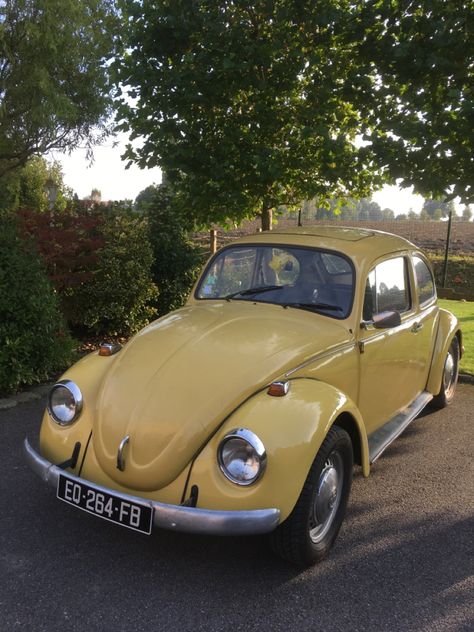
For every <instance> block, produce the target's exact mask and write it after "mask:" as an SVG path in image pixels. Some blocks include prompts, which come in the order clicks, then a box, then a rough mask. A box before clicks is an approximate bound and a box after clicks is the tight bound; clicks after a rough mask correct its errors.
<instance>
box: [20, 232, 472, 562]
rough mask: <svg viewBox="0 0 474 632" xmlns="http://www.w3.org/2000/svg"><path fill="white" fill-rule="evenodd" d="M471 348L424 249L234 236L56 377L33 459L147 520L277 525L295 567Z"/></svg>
mask: <svg viewBox="0 0 474 632" xmlns="http://www.w3.org/2000/svg"><path fill="white" fill-rule="evenodd" d="M461 351H462V339H461V332H460V329H459V326H458V322H457V320H456V318H455V317H454V316H453V315H452V314H451V313H449V312H447V311H445V310H443V309H440V308H439V307H438V305H437V301H436V290H435V285H434V282H433V275H432V272H431V269H430V266H429V264H428V262H427V260H426V258H425V256H424V255H423V254H422V253H421V252H420V251H419V250H418V249H417V248H416V247H415V246H413V245H412V244H411V243H409V242H408V241H406V240H404V239H401V238H400V237H396V236H394V235H389V234H386V233H381V232H376V231H371V230H360V229H354V228H335V227H309V228H300V229H293V230H291V229H290V230H284V231H281V232H278V231H273V232H267V233H261V234H258V235H253V236H249V237H245V238H242V239H240V240H238V241H236V242H234V243H233V244H232V245H229V246H226V247H225V248H223V249H221V250H219V251H218V252H217V253H216V254H215V255H214V256H213V257H212V258H211V259H210V261H209V262H208V264H207V265H206V267H205V269H204V271H203V273H202V275H201V278H200V279H199V281H198V282H197V284H196V286H195V288H194V290H193V292H192V294H191V296H190V298H189V300H188V301H187V303H186V305H185V306H184V307H183V308H181V309H179V310H177V311H175V312H172V313H170V314H168V315H167V316H164V317H162V318H160V319H158V320H157V321H155V322H153V323H151V324H150V325H149V326H148V327H146V328H145V329H143V330H142V331H141V332H140V333H138V334H137V335H136V336H135V337H134V338H132V339H131V340H130V341H129V342H128V343H127V344H126V345H125V346H124V347H123V348H121V347H120V345H110V344H103V345H101V347H100V350H99V351H98V352H96V353H92V354H90V355H88V356H87V357H85V358H83V359H82V360H81V361H79V362H78V363H77V364H75V365H74V366H73V367H71V368H70V369H69V370H68V371H67V372H66V373H65V375H64V376H63V377H62V379H61V380H60V381H59V382H58V383H57V384H55V385H54V386H53V388H52V389H51V392H50V395H49V404H48V407H47V410H46V411H45V414H44V418H43V423H42V426H41V432H40V440H39V446H40V447H39V453H38V452H36V451H35V450H34V449H33V447H32V446H31V445H30V443H29V442H28V440H27V439H26V440H25V445H24V448H25V454H26V458H27V460H28V463H29V464H30V466H31V467H32V469H33V470H34V471H35V472H36V473H37V474H39V475H40V476H41V477H42V479H43V480H44V481H45V482H47V483H49V484H50V485H52V486H53V487H55V488H56V491H57V496H58V498H59V499H61V500H62V501H64V502H66V503H68V504H70V505H72V506H74V507H77V508H79V509H83V510H84V511H87V512H89V513H92V514H94V515H96V516H99V517H101V518H103V519H105V520H109V521H111V522H114V523H116V524H117V525H122V526H124V527H128V528H129V529H134V530H136V531H139V532H141V533H145V534H149V533H151V532H152V529H153V528H155V527H162V528H166V529H172V530H176V531H187V532H193V533H207V534H219V535H226V534H229V535H230V534H232V535H235V534H241V535H245V534H256V533H268V534H269V539H270V542H271V544H272V546H273V548H274V549H275V551H276V552H277V553H279V554H280V555H282V556H283V557H284V558H286V559H287V560H290V561H292V562H294V563H296V564H299V565H309V564H312V563H314V562H317V561H319V560H321V559H322V558H323V557H324V556H325V555H326V554H327V553H328V551H329V549H330V548H331V546H332V544H333V542H334V540H335V538H336V536H337V533H338V531H339V528H340V526H341V523H342V520H343V517H344V514H345V511H346V506H347V502H348V498H349V493H350V488H351V481H352V476H353V465H354V463H356V464H359V465H360V466H361V468H362V472H363V474H364V476H369V472H370V465H371V463H373V462H374V461H375V460H376V459H377V458H378V457H379V456H380V455H381V453H382V452H383V451H384V450H385V448H386V447H387V446H388V445H389V444H390V443H391V442H392V441H393V440H394V439H395V438H396V437H397V436H398V435H399V434H400V433H401V432H402V431H403V430H404V428H406V426H407V425H408V424H409V423H410V422H411V421H413V419H414V418H415V417H416V416H417V415H418V414H419V413H420V411H421V410H422V409H423V408H424V407H425V406H426V405H427V404H428V403H430V402H431V404H434V405H436V406H438V407H442V406H446V405H447V404H449V403H450V402H451V400H452V398H453V395H454V390H455V386H456V382H457V376H458V365H459V358H460V354H461Z"/></svg>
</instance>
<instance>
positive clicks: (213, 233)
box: [209, 228, 217, 255]
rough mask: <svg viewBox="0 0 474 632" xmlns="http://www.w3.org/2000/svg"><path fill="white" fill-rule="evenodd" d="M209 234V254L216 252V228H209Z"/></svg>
mask: <svg viewBox="0 0 474 632" xmlns="http://www.w3.org/2000/svg"><path fill="white" fill-rule="evenodd" d="M209 236H210V242H209V243H210V251H211V255H213V254H214V253H215V252H217V230H216V229H215V228H211V231H210V233H209Z"/></svg>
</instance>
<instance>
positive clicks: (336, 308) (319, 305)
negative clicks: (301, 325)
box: [283, 303, 344, 312]
mask: <svg viewBox="0 0 474 632" xmlns="http://www.w3.org/2000/svg"><path fill="white" fill-rule="evenodd" d="M283 307H296V308H297V309H309V310H310V311H315V310H318V309H328V310H331V311H334V312H343V311H344V310H343V309H342V307H340V306H339V305H330V304H329V303H285V304H284V305H283Z"/></svg>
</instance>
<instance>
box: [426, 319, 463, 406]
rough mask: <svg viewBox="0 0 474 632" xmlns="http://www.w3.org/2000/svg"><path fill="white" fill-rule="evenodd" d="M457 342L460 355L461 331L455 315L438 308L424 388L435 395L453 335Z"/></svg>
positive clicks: (439, 384) (440, 381)
mask: <svg viewBox="0 0 474 632" xmlns="http://www.w3.org/2000/svg"><path fill="white" fill-rule="evenodd" d="M455 336H456V337H457V339H458V342H459V354H460V357H461V356H462V332H461V329H460V327H459V322H458V319H457V318H456V316H454V314H452V313H451V312H449V311H448V310H446V309H442V308H440V310H439V322H438V331H437V333H436V340H435V344H434V349H433V357H432V360H431V367H430V372H429V375H428V380H427V383H426V390H427V391H428V392H429V393H431V394H432V395H437V394H438V393H439V391H440V389H441V383H442V379H443V368H444V363H445V359H446V354H447V353H448V349H449V346H450V345H451V342H452V340H453V338H454V337H455Z"/></svg>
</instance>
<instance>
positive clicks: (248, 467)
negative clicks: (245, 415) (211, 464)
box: [217, 428, 267, 485]
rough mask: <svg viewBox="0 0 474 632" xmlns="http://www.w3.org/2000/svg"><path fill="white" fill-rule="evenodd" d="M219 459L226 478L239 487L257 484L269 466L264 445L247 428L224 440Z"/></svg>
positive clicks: (221, 444) (236, 431)
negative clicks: (267, 465)
mask: <svg viewBox="0 0 474 632" xmlns="http://www.w3.org/2000/svg"><path fill="white" fill-rule="evenodd" d="M217 458H218V461H219V466H220V468H221V470H222V473H223V474H224V476H226V478H228V479H229V480H230V481H232V482H233V483H236V484H237V485H251V484H252V483H255V481H256V480H257V479H258V478H260V476H262V474H263V472H264V471H265V467H266V464H267V454H266V452H265V447H264V445H263V443H262V442H261V441H260V439H259V438H258V437H257V435H256V434H254V433H253V432H252V431H251V430H247V429H246V428H238V429H237V430H233V431H232V432H230V433H229V434H228V435H226V436H225V437H224V438H223V439H222V441H221V443H220V445H219V449H218V451H217Z"/></svg>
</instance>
